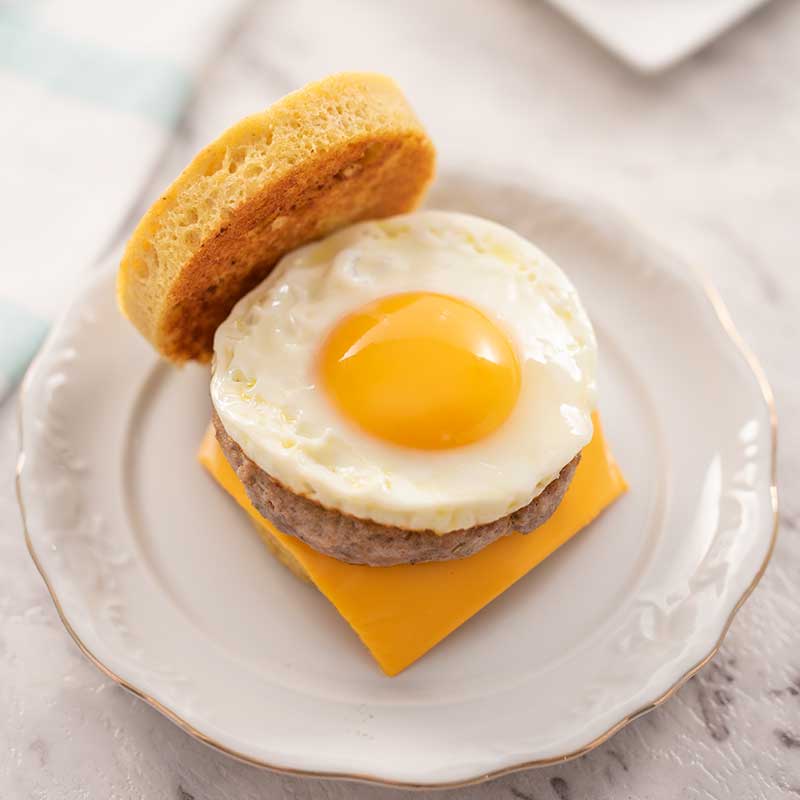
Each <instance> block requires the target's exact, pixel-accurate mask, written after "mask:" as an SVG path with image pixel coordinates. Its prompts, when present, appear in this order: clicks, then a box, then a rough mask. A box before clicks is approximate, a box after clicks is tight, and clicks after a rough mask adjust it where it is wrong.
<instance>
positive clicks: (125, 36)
mask: <svg viewBox="0 0 800 800" xmlns="http://www.w3.org/2000/svg"><path fill="white" fill-rule="evenodd" d="M240 9H241V3H239V2H224V1H223V0H170V2H164V0H130V2H125V3H117V2H113V3H110V2H107V0H81V2H74V0H39V1H38V2H33V0H18V2H11V3H10V4H9V3H3V4H0V98H2V103H1V104H0V109H1V110H0V164H2V166H0V175H2V183H0V186H2V195H0V219H2V221H3V224H2V236H0V277H1V278H2V279H1V280H0V400H2V398H3V397H4V396H5V395H6V394H7V393H8V392H9V391H10V389H11V388H12V387H13V386H14V385H15V383H16V381H17V380H18V379H19V377H20V376H21V374H22V372H23V371H24V368H25V366H26V365H27V363H28V361H29V360H30V358H31V357H32V356H33V354H34V352H35V351H36V349H37V347H38V345H39V343H40V342H41V339H42V337H43V336H44V334H45V332H46V330H47V327H48V323H49V322H50V320H51V319H53V317H54V315H55V314H56V313H57V312H58V310H59V309H60V308H61V307H62V306H63V304H64V302H65V300H66V299H67V298H68V297H69V296H70V295H71V289H72V286H73V285H74V283H75V281H76V278H77V277H78V276H79V275H80V273H81V271H82V270H84V269H85V268H86V267H88V266H90V265H91V264H92V263H93V262H94V261H95V260H96V259H97V258H98V256H99V254H100V253H102V251H103V250H104V249H105V248H106V247H107V246H108V243H109V242H110V241H111V239H112V237H113V236H114V234H115V231H118V230H119V228H120V226H121V225H122V224H123V223H124V220H125V217H126V212H128V210H129V209H130V207H131V205H132V204H133V202H134V200H135V199H136V197H137V194H138V192H139V191H140V190H141V188H142V185H143V183H144V182H145V180H146V179H147V177H148V175H149V174H150V172H151V170H152V169H153V167H154V165H155V162H156V160H157V158H158V156H159V154H160V153H161V152H162V150H163V148H164V146H165V144H166V143H167V141H168V140H169V137H170V135H171V133H172V130H173V128H174V126H175V123H176V121H177V119H178V118H179V116H180V114H181V111H182V110H183V108H184V106H185V104H186V102H187V100H188V98H189V97H190V94H191V92H192V91H193V90H194V88H195V83H196V80H197V78H198V75H199V73H200V71H201V69H202V67H203V65H204V64H205V63H207V61H208V60H209V59H210V58H212V57H213V55H214V53H215V46H216V45H217V44H218V43H219V41H220V39H221V38H222V37H224V35H225V33H226V31H227V30H228V28H229V26H230V22H231V18H232V17H233V16H234V15H236V14H237V13H239V11H240Z"/></svg>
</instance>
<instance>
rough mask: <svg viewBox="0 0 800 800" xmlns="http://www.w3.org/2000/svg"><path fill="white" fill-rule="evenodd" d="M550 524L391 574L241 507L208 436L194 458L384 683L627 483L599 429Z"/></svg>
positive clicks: (237, 489) (235, 485) (236, 485)
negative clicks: (328, 551) (332, 613)
mask: <svg viewBox="0 0 800 800" xmlns="http://www.w3.org/2000/svg"><path fill="white" fill-rule="evenodd" d="M594 425H595V433H594V438H593V439H592V441H591V442H590V443H589V445H588V446H587V447H585V448H584V450H583V455H582V457H581V461H580V463H579V465H578V468H577V469H576V471H575V475H574V477H573V479H572V483H571V484H570V487H569V489H568V490H567V493H566V495H565V497H564V499H563V500H562V502H561V504H560V505H559V507H558V509H557V510H556V512H555V513H554V514H553V516H552V517H551V518H550V519H549V520H548V521H547V522H546V523H545V524H544V525H542V526H540V527H539V528H537V529H536V530H535V531H534V532H532V533H530V534H528V535H522V534H521V533H514V534H511V535H510V536H505V537H503V538H502V539H498V540H497V541H496V542H493V543H492V544H490V545H489V546H488V547H486V548H484V549H483V550H481V551H480V552H479V553H476V554H475V555H473V556H470V557H469V558H464V559H461V560H458V561H442V562H433V563H428V564H402V565H400V566H394V567H367V566H357V565H354V564H345V563H343V562H341V561H337V560H336V559H335V558H331V557H330V556H326V555H323V554H322V553H318V552H317V551H316V550H313V549H312V548H311V547H309V546H308V545H307V544H304V543H303V542H301V541H300V540H299V539H296V538H294V537H293V536H287V535H286V534H283V533H281V532H280V531H278V530H277V529H276V528H275V527H274V526H273V525H272V524H271V523H269V522H268V521H267V520H265V519H264V518H263V517H262V516H261V515H260V514H259V513H258V511H256V509H255V508H254V507H253V505H252V503H251V502H250V500H249V499H248V498H247V494H246V493H245V490H244V486H243V484H242V483H241V481H240V480H239V478H238V477H237V476H236V473H235V472H234V471H233V469H232V468H231V466H230V465H229V464H228V462H227V460H226V459H225V456H224V455H223V453H222V450H221V449H220V447H219V445H218V444H217V440H216V438H215V436H214V431H213V428H211V427H209V430H208V431H207V432H206V435H205V438H204V439H203V442H202V445H201V447H200V451H199V453H198V458H199V460H200V463H201V464H203V466H205V467H206V469H208V471H209V472H210V473H211V475H212V476H213V477H214V478H215V479H216V480H217V481H218V482H219V483H220V484H221V485H222V487H223V488H224V489H225V490H226V491H228V492H229V493H230V494H231V495H232V496H233V498H234V499H235V500H236V502H237V503H239V505H240V506H242V507H243V508H244V509H245V510H246V511H247V512H248V514H250V516H251V517H252V518H253V520H254V521H255V523H256V525H257V527H258V530H259V533H260V534H261V536H262V537H263V538H264V540H265V542H267V544H268V545H269V546H270V549H271V550H273V552H275V554H276V555H277V556H278V557H279V558H280V560H281V561H283V563H284V564H286V566H288V567H289V568H290V569H291V570H292V571H293V572H295V573H296V574H297V575H299V576H301V577H304V578H306V579H307V580H310V581H311V582H312V583H313V584H314V585H315V586H316V587H317V589H319V590H320V591H321V592H322V594H324V595H325V597H327V598H328V600H330V602H331V603H333V605H334V606H335V607H336V609H337V610H338V611H339V613H340V614H341V615H342V616H343V617H344V618H345V619H346V620H347V622H348V623H350V626H351V627H352V628H353V630H354V631H355V632H356V633H357V634H358V636H359V637H360V639H361V641H362V642H363V643H364V644H365V645H366V646H367V648H368V649H369V651H370V652H371V653H372V655H373V656H374V658H375V660H376V661H377V662H378V664H379V665H380V667H381V668H382V669H383V671H384V672H385V673H386V674H387V675H397V673H399V672H401V671H402V670H404V669H405V668H406V667H408V666H409V665H410V664H413V663H414V662H415V661H416V660H417V659H418V658H420V656H422V655H424V654H425V653H426V652H427V651H428V650H430V649H431V648H432V647H434V646H435V645H436V644H438V643H439V642H441V641H442V639H444V638H445V637H446V636H447V635H448V634H450V633H452V632H453V631H454V630H455V629H456V628H457V627H458V626H459V625H461V624H463V623H464V622H466V620H468V619H469V618H470V617H471V616H473V614H476V613H477V612H478V611H480V610H481V609H482V608H483V607H484V606H485V605H487V604H488V603H490V602H491V601H492V600H494V598H495V597H497V596H498V595H500V594H501V593H502V592H504V591H505V590H506V589H508V587H509V586H511V585H512V584H513V583H514V582H515V581H517V580H519V578H521V577H522V576H523V575H525V574H526V573H527V572H529V571H530V570H532V569H533V568H534V567H535V566H536V565H537V564H539V563H541V562H542V561H543V560H544V559H545V558H547V556H549V555H550V554H551V553H552V552H554V551H555V550H556V549H557V548H559V547H560V546H561V545H562V544H564V542H566V541H567V540H568V539H570V538H571V537H572V536H574V535H575V534H576V533H577V532H578V531H579V530H581V528H583V527H585V526H586V525H588V524H589V523H590V522H591V521H592V520H593V519H594V518H595V517H596V516H597V515H598V514H599V513H600V512H601V511H602V510H603V509H604V508H606V507H607V506H608V505H610V504H611V503H612V502H613V501H614V500H616V499H617V498H618V497H619V496H620V495H621V494H622V493H623V492H625V490H626V489H627V484H626V483H625V479H624V478H623V477H622V473H621V472H620V470H619V467H618V466H617V464H616V462H615V461H614V459H613V457H612V456H611V453H610V452H609V450H608V447H607V444H606V441H605V439H604V437H603V431H602V428H601V426H600V420H599V418H598V417H597V415H595V417H594Z"/></svg>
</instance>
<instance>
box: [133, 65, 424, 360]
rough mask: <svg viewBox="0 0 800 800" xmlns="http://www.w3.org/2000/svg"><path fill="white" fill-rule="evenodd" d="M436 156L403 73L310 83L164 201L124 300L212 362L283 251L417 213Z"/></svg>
mask: <svg viewBox="0 0 800 800" xmlns="http://www.w3.org/2000/svg"><path fill="white" fill-rule="evenodd" d="M434 154H435V151H434V147H433V145H432V143H431V141H430V140H429V139H428V137H427V135H426V133H425V131H424V129H423V128H422V126H421V124H420V123H419V121H418V120H417V117H416V115H415V114H414V112H413V111H412V109H411V107H410V106H409V105H408V103H407V101H406V99H405V97H404V96H403V94H402V92H401V91H400V89H399V88H398V87H397V85H396V84H395V83H394V81H392V80H391V79H389V78H386V77H384V76H382V75H374V74H363V73H345V74H340V75H333V76H331V77H329V78H325V79H324V80H321V81H318V82H317V83H312V84H309V85H308V86H305V87H304V88H302V89H300V90H298V91H296V92H293V93H292V94H289V95H287V96H286V97H284V98H283V99H281V100H279V101H278V102H277V103H275V104H274V105H273V106H271V107H270V108H268V109H267V110H266V111H262V112H261V113H259V114H253V115H252V116H250V117H246V118H245V119H243V120H241V121H240V122H238V123H236V124H235V125H234V126H233V127H231V128H229V129H228V130H227V131H225V133H223V134H222V136H220V137H219V138H218V139H217V140H216V141H215V142H212V143H211V144H210V145H208V147H206V148H204V149H203V150H202V151H201V152H200V153H198V154H197V156H196V157H195V158H194V160H193V161H192V162H191V163H190V164H189V166H188V167H186V169H185V170H184V171H183V172H182V173H181V174H180V175H179V176H178V178H177V179H176V180H175V182H174V183H173V184H172V185H171V186H170V187H169V188H168V189H167V190H166V191H165V192H164V194H163V195H162V196H161V197H160V198H159V199H158V200H157V201H156V202H155V203H154V204H153V206H152V207H151V208H150V210H149V211H148V212H147V213H146V214H145V215H144V217H143V218H142V220H141V221H140V222H139V224H138V226H137V227H136V229H135V231H134V232H133V235H132V236H131V238H130V241H129V242H128V245H127V247H126V249H125V253H124V255H123V258H122V262H121V264H120V268H119V277H118V283H117V289H118V295H119V303H120V307H121V308H122V311H123V313H124V314H125V315H126V316H127V317H128V318H129V319H130V320H131V322H133V324H134V325H135V326H136V327H137V328H138V329H139V330H140V331H141V333H142V334H143V335H144V336H145V338H146V339H148V340H149V341H150V342H151V344H152V345H153V346H154V347H155V348H156V350H158V351H159V353H161V355H163V356H164V357H165V358H167V359H169V360H171V361H174V362H177V363H180V362H184V361H187V360H189V359H196V360H198V361H208V360H209V359H210V358H211V354H212V352H213V338H214V332H215V331H216V329H217V327H218V326H219V324H220V323H221V322H222V321H223V320H224V319H225V318H226V317H227V316H228V314H229V312H230V311H231V309H232V308H233V306H234V304H235V303H236V301H237V300H239V299H240V298H241V297H242V296H243V295H245V294H246V293H247V292H248V291H250V290H251V289H252V288H253V287H255V286H256V285H258V284H259V283H260V282H261V281H262V280H263V279H264V278H265V277H266V276H267V274H268V273H269V272H270V270H271V269H272V267H273V266H274V265H275V264H276V263H277V261H278V260H279V259H280V258H281V256H282V255H284V254H285V253H287V252H288V251H290V250H293V249H295V248H296V247H299V246H300V245H302V244H305V243H307V242H310V241H312V240H314V239H317V238H320V237H322V236H325V235H326V234H328V233H331V232H332V231H333V230H335V229H337V228H340V227H343V226H345V225H349V224H351V223H353V222H358V221H360V220H364V219H376V218H380V217H387V216H391V215H393V214H398V213H402V212H404V211H410V210H411V209H413V208H414V207H415V206H416V205H417V203H418V202H419V201H420V199H421V198H422V195H423V193H424V191H425V189H426V188H427V186H428V184H429V183H430V181H431V179H432V177H433V172H434V160H435V155H434Z"/></svg>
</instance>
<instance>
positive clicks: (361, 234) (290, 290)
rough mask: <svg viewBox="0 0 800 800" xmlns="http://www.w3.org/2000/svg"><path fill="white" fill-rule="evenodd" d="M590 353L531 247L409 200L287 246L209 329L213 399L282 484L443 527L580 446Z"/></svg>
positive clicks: (486, 225) (351, 508)
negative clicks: (410, 205)
mask: <svg viewBox="0 0 800 800" xmlns="http://www.w3.org/2000/svg"><path fill="white" fill-rule="evenodd" d="M596 361H597V345H596V340H595V336H594V332H593V330H592V326H591V323H590V321H589V318H588V316H587V314H586V312H585V311H584V309H583V306H582V305H581V302H580V299H579V298H578V295H577V293H576V291H575V289H574V287H573V286H572V284H571V283H570V281H569V279H568V278H567V277H566V276H565V275H564V273H563V272H562V271H561V270H560V269H559V268H558V267H557V266H556V265H555V264H554V263H553V261H552V260H550V259H549V258H548V257H547V256H546V255H545V254H544V253H542V252H541V251H540V250H539V249H538V248H536V247H535V246H534V245H533V244H531V243H530V242H528V241H527V240H525V239H523V238H522V237H521V236H519V235H517V234H516V233H514V232H512V231H510V230H508V229H507V228H504V227H502V226H501V225H498V224H496V223H493V222H489V221H487V220H483V219H479V218H477V217H474V216H469V215H466V214H460V213H451V212H443V211H422V212H416V213H412V214H405V215H402V216H397V217H392V218H390V219H385V220H379V221H374V222H364V223H360V224H357V225H353V226H351V227H349V228H346V229H344V230H341V231H338V232H336V233H334V234H332V235H330V236H328V237H327V238H325V239H322V240H321V241H318V242H315V243H313V244H309V245H306V246H304V247H301V248H299V249H298V250H295V251H293V252H291V253H289V254H288V255H286V256H285V257H284V258H283V259H282V260H281V261H280V262H279V263H278V265H277V266H276V267H275V269H274V270H273V271H272V273H271V274H270V275H269V276H268V277H267V278H266V280H264V281H263V283H261V284H260V285H259V286H258V287H257V288H255V289H254V290H253V291H251V292H250V293H249V294H248V295H246V296H245V297H244V298H242V300H240V301H239V303H237V305H236V306H235V307H234V309H233V311H232V312H231V314H230V316H229V317H228V319H227V320H226V321H225V322H224V323H223V324H222V325H221V326H220V327H219V328H218V330H217V332H216V336H215V340H214V363H213V368H212V369H213V373H212V379H211V397H212V402H213V404H214V407H215V409H216V411H217V413H218V415H219V417H220V419H221V421H222V424H223V425H224V427H225V429H226V431H227V432H228V433H229V434H230V436H232V437H233V438H234V439H235V440H236V442H237V443H238V444H239V446H240V447H241V448H242V450H243V451H244V452H245V454H246V455H247V456H248V457H249V458H250V459H252V460H253V461H254V462H255V463H256V464H257V465H258V466H259V467H261V468H262V469H263V470H265V471H266V472H267V473H269V474H270V475H271V476H272V477H273V478H275V479H276V480H278V481H279V482H280V483H281V484H283V485H284V486H285V487H286V488H288V489H291V490H292V491H293V492H295V493H296V494H300V495H303V496H305V497H308V498H310V499H312V500H315V501H316V502H318V503H320V504H322V505H323V506H325V507H327V508H332V509H335V510H337V511H340V512H342V513H345V514H350V515H353V516H356V517H359V518H362V519H369V520H373V521H375V522H378V523H381V524H385V525H394V526H398V527H401V528H406V529H409V530H431V531H433V532H435V533H439V534H443V533H447V532H449V531H453V530H458V529H461V528H469V527H472V526H475V525H480V524H484V523H487V522H491V521H493V520H496V519H499V518H500V517H502V516H505V515H506V514H510V513H511V512H513V511H515V510H517V509H518V508H521V507H522V506H524V505H527V504H528V503H529V502H530V501H531V500H532V499H533V498H534V497H536V496H537V495H538V494H539V493H540V492H541V491H542V490H543V489H544V488H545V487H546V486H547V485H548V484H549V483H550V482H551V481H552V480H553V479H554V478H555V477H556V476H557V475H558V473H559V471H560V470H561V468H562V467H564V466H565V465H566V464H567V463H568V462H569V461H571V460H572V458H573V457H574V456H575V455H576V454H577V453H578V452H579V451H580V450H581V449H582V448H583V447H584V446H585V445H587V444H588V443H589V441H590V440H591V438H592V420H591V413H592V411H593V409H594V405H595V394H596V389H595V373H596Z"/></svg>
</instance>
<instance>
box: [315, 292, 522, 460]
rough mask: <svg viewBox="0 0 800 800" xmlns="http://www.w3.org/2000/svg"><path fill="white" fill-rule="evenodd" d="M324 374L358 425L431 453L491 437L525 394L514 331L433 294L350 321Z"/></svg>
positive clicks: (334, 337) (324, 358)
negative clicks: (509, 333) (511, 337)
mask: <svg viewBox="0 0 800 800" xmlns="http://www.w3.org/2000/svg"><path fill="white" fill-rule="evenodd" d="M319 375H320V378H321V382H322V386H323V387H324V389H325V391H326V393H327V395H328V397H329V398H330V399H331V400H332V402H333V404H334V405H335V406H336V407H337V408H338V410H339V411H340V412H341V413H342V414H343V415H344V416H345V417H346V418H348V419H349V420H350V421H351V422H353V423H355V424H356V425H357V426H358V427H360V428H361V429H362V430H364V431H366V432H367V433H369V434H372V435H373V436H376V437H378V438H380V439H383V440H384V441H387V442H391V443H393V444H398V445H403V446H405V447H413V448H418V449H422V450H441V449H446V448H452V447H459V446H461V445H467V444H471V443H473V442H477V441H479V440H480V439H483V438H484V437H486V436H488V435H489V434H491V433H492V432H493V431H495V430H496V429H497V428H498V427H500V425H502V424H503V422H505V420H506V419H507V418H508V416H509V415H510V414H511V411H512V410H513V408H514V405H515V403H516V401H517V397H518V395H519V391H520V366H519V361H518V360H517V355H516V353H515V351H514V348H513V346H512V344H511V342H510V341H509V340H508V337H507V336H506V335H505V333H504V332H503V331H502V330H500V328H498V327H497V325H495V323H494V322H492V321H491V320H490V319H489V318H488V317H487V316H486V315H485V314H483V313H482V312H481V311H479V310H478V309H477V308H475V307H474V306H473V305H470V304H469V303H467V302H464V301H463V300H458V299H456V298H454V297H448V296H446V295H441V294H434V293H428V292H407V293H403V294H396V295H391V296H389V297H383V298H380V299H378V300H375V301H373V302H371V303H369V304H367V305H366V306H363V307H362V308H360V309H359V310H358V311H356V312H354V313H352V314H350V315H349V316H347V317H345V318H344V319H342V320H341V321H340V322H339V323H338V324H337V325H336V327H335V328H334V329H333V330H332V331H331V333H330V334H329V335H328V337H327V338H326V340H325V341H324V343H323V346H322V349H321V352H320V355H319Z"/></svg>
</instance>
